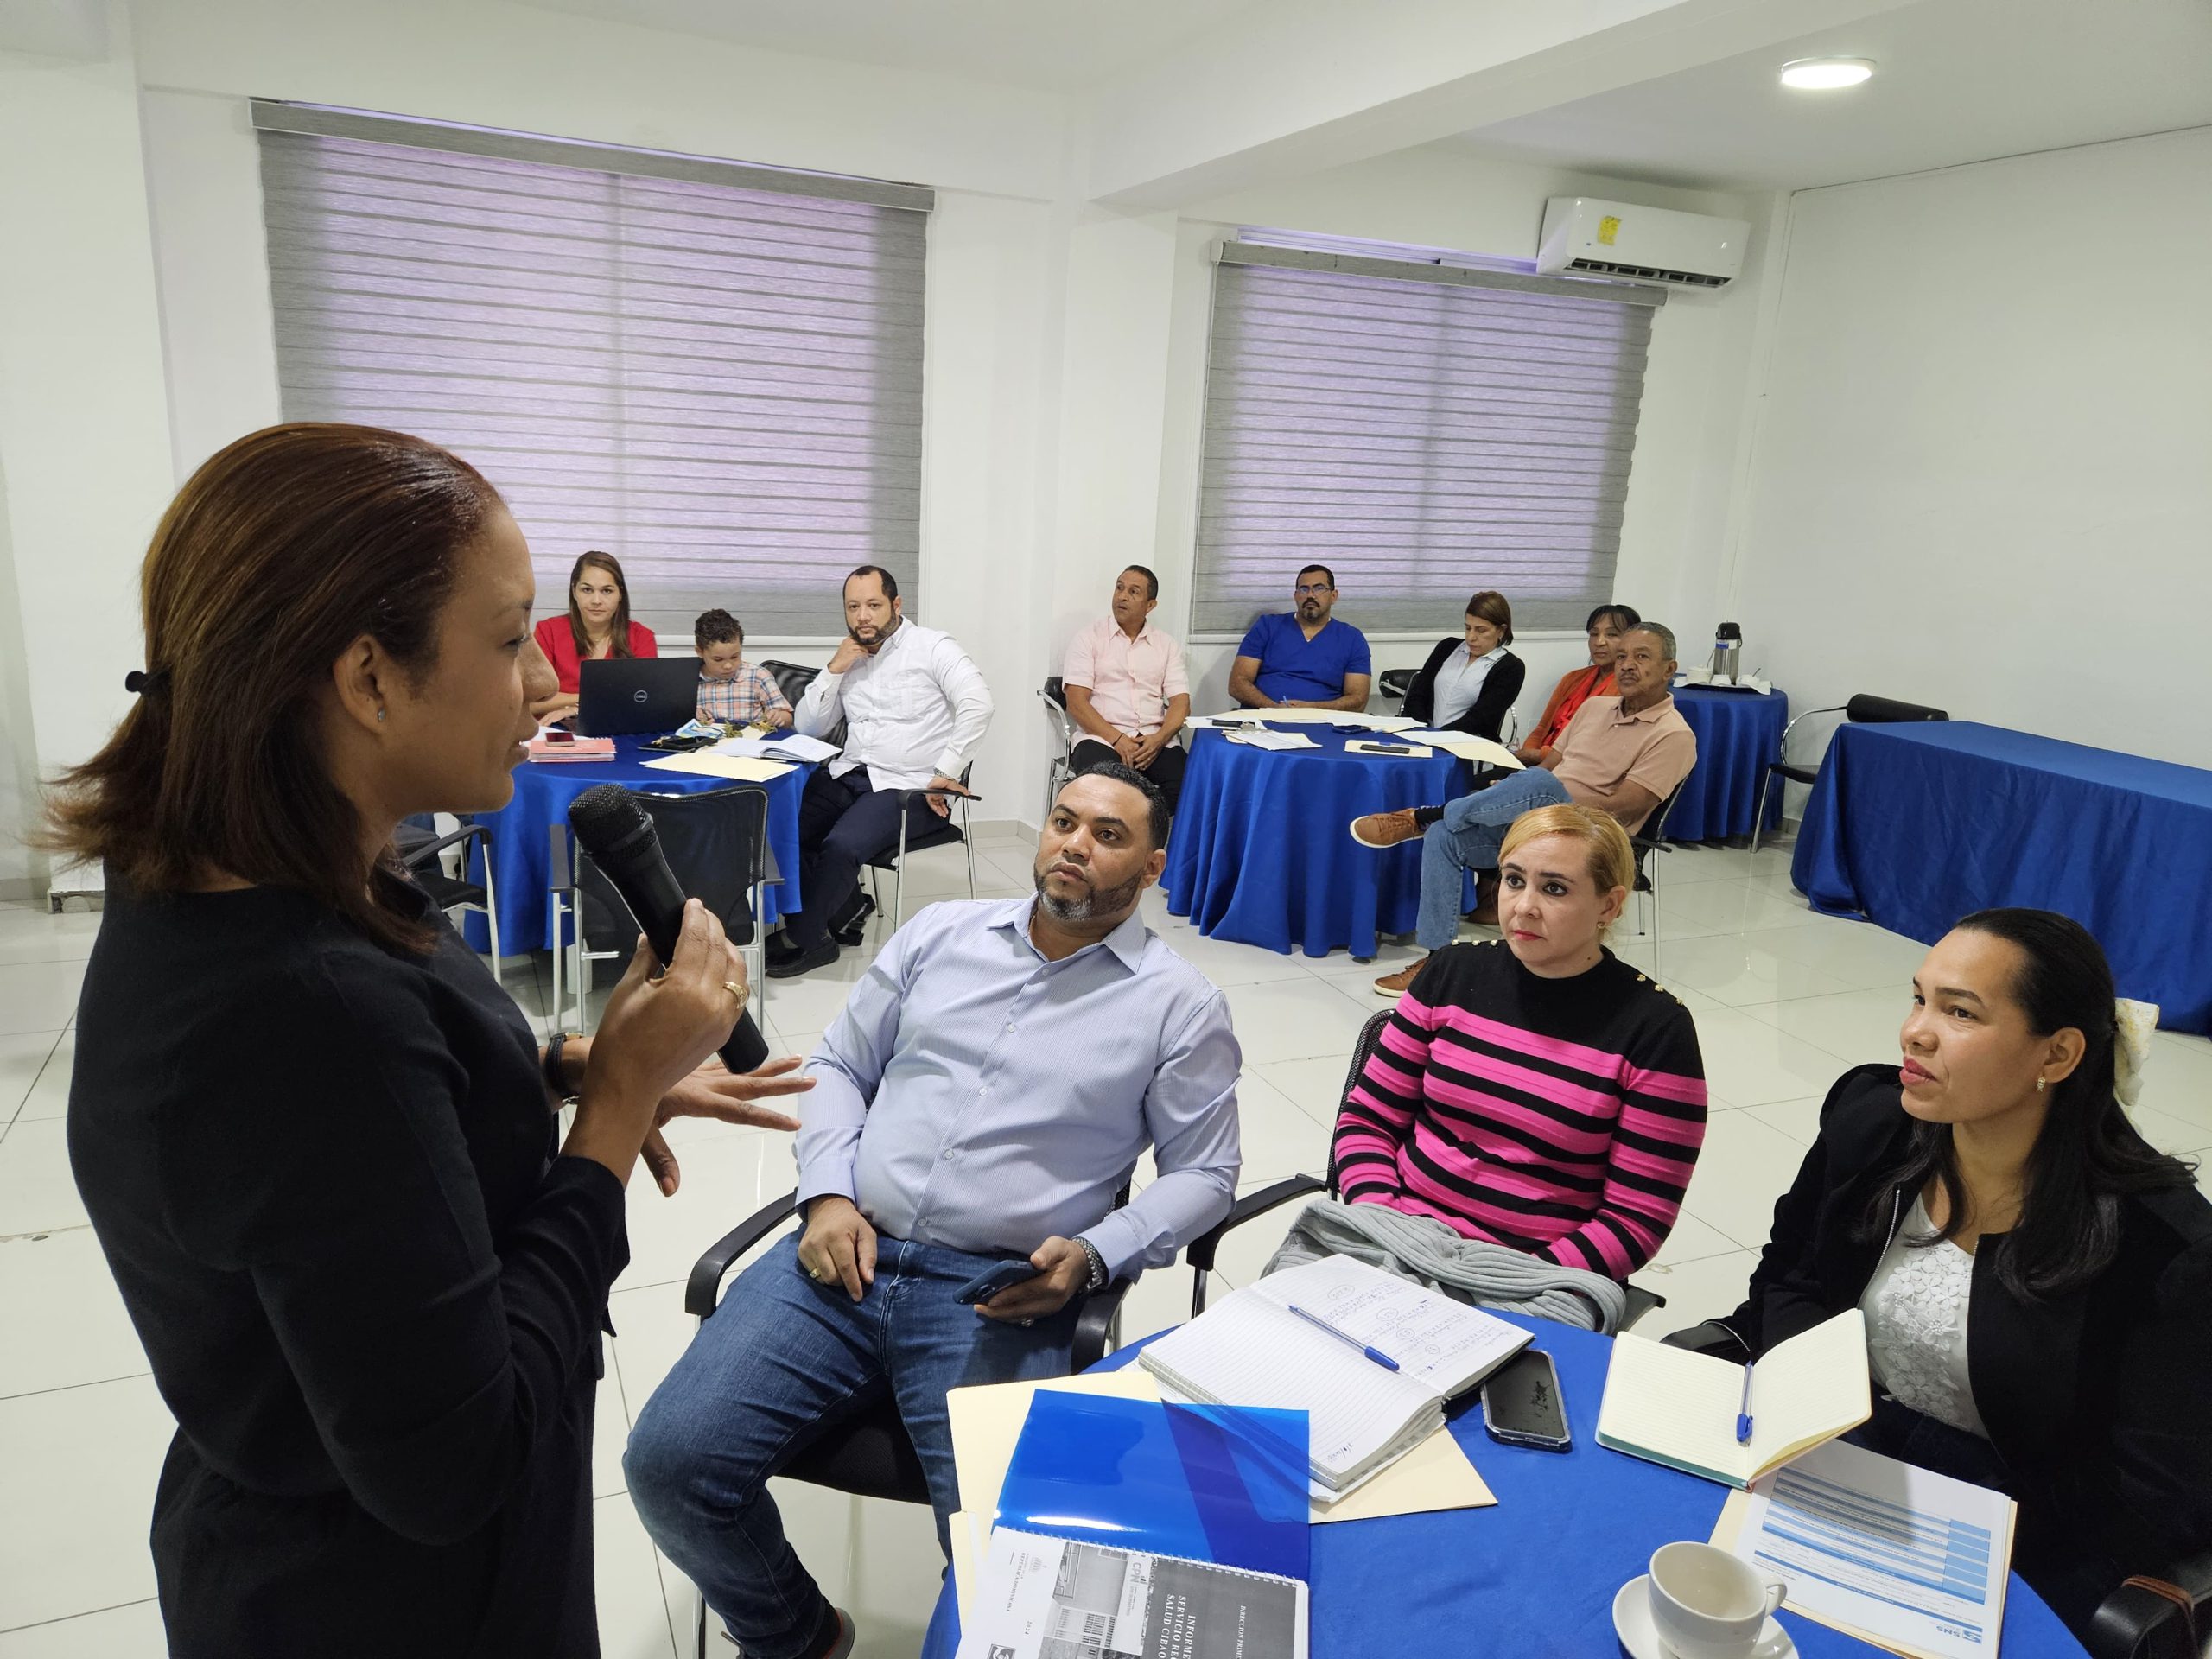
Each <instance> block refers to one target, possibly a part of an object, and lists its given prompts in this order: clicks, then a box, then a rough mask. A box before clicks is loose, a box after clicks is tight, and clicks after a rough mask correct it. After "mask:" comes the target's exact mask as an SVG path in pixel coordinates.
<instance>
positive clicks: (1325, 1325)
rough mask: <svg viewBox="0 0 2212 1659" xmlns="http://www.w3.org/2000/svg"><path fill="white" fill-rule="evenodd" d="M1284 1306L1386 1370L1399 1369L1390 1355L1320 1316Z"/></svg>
mask: <svg viewBox="0 0 2212 1659" xmlns="http://www.w3.org/2000/svg"><path fill="white" fill-rule="evenodd" d="M1283 1306H1285V1307H1287V1308H1288V1309H1289V1310H1290V1311H1291V1312H1292V1313H1295V1314H1297V1315H1298V1317H1299V1318H1300V1319H1303V1320H1305V1321H1306V1324H1308V1325H1319V1326H1320V1327H1321V1329H1323V1330H1324V1331H1325V1332H1328V1333H1329V1334H1330V1335H1331V1336H1332V1337H1334V1338H1336V1339H1337V1340H1338V1342H1348V1343H1350V1344H1351V1345H1352V1346H1353V1347H1355V1348H1357V1349H1358V1350H1359V1351H1360V1352H1361V1353H1363V1354H1364V1355H1366V1356H1367V1357H1368V1358H1370V1359H1371V1360H1373V1361H1374V1362H1375V1363H1376V1364H1377V1365H1380V1366H1381V1367H1382V1368H1383V1370H1386V1371H1395V1370H1397V1369H1398V1362H1397V1361H1396V1360H1395V1359H1393V1358H1391V1357H1390V1356H1389V1355H1388V1354H1386V1353H1384V1352H1383V1351H1382V1350H1381V1349H1380V1348H1370V1347H1369V1346H1368V1345H1367V1344H1365V1343H1363V1342H1362V1341H1361V1340H1360V1339H1359V1338H1357V1337H1355V1336H1353V1335H1352V1334H1351V1332H1349V1331H1339V1330H1338V1329H1337V1327H1336V1326H1335V1325H1331V1324H1330V1323H1329V1322H1328V1321H1327V1320H1326V1319H1323V1318H1322V1317H1321V1316H1320V1315H1319V1314H1318V1313H1307V1312H1306V1310H1305V1309H1304V1308H1302V1307H1300V1306H1299V1305H1298V1304H1297V1303H1295V1302H1285V1303H1284V1304H1283Z"/></svg>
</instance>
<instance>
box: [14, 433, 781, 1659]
mask: <svg viewBox="0 0 2212 1659" xmlns="http://www.w3.org/2000/svg"><path fill="white" fill-rule="evenodd" d="M532 596H533V582H532V579H531V566H530V557H529V552H528V550H527V548H526V547H525V546H524V542H523V537H522V534H521V532H520V531H518V529H517V528H516V526H515V523H514V520H513V519H512V518H511V517H509V515H508V513H507V511H506V509H505V505H503V504H502V503H501V501H500V499H499V495H498V493H497V492H495V491H494V490H493V488H492V486H490V485H489V484H488V483H487V482H486V481H485V480H484V479H483V478H482V477H481V476H480V474H478V473H477V472H476V471H475V470H474V468H473V467H469V466H468V465H467V463H466V462H464V461H461V460H459V459H458V458H456V457H455V456H454V455H452V454H448V453H447V452H446V451H444V450H442V449H440V448H436V447H435V446H434V445H431V444H429V443H426V442H423V441H421V440H419V439H416V438H410V437H404V436H402V435H398V434H396V433H390V432H380V431H375V430H372V429H365V428H360V427H346V426H309V425H294V426H282V427H273V428H270V429H268V430H266V431H263V432H257V433H255V434H253V435H251V436H249V437H246V438H243V439H241V440H239V441H238V442H236V443H234V444H232V446H231V447H230V448H227V449H226V450H224V451H223V452H222V453H220V454H217V455H216V456H214V457H213V459H212V460H210V461H208V462H207V464H206V465H205V466H203V467H200V470H199V472H198V473H196V474H194V476H193V478H192V479H191V480H190V481H189V482H188V483H187V484H186V485H185V486H184V488H183V490H182V491H181V493H179V494H178V496H177V499H176V500H175V503H174V504H173V505H171V506H170V508H169V511H168V513H167V515H166V516H165V517H164V518H163V519H162V524H161V525H160V527H159V529H158V530H157V531H156V533H155V537H154V542H153V546H152V549H151V550H150V551H149V554H148V556H147V559H146V565H145V569H144V573H143V607H144V617H145V630H146V671H145V672H144V673H143V675H134V676H132V689H133V690H136V691H137V693H138V702H137V706H136V707H135V708H134V709H132V710H131V711H130V714H129V715H127V716H126V717H125V718H124V721H123V723H122V724H121V725H120V726H119V727H118V728H117V730H116V733H115V734H114V736H113V737H112V738H111V740H110V741H109V743H108V745H107V747H105V748H104V749H102V750H101V751H100V753H99V754H97V755H95V756H94V757H93V758H92V760H89V761H87V762H86V764H85V765H84V766H80V767H79V768H78V769H77V770H76V771H74V772H71V773H70V774H68V775H67V777H66V778H65V779H62V780H61V783H60V788H59V790H58V791H57V793H56V796H55V798H54V804H53V808H52V829H50V831H49V832H48V837H47V840H48V845H50V846H51V847H53V848H54V849H55V850H57V851H59V852H61V853H63V854H65V855H74V856H76V857H79V858H83V859H98V860H100V861H104V862H105V866H106V870H107V893H108V902H107V909H106V912H105V918H104V919H103V922H102V925H101V929H100V934H99V940H98V942H97V944H95V945H94V947H93V951H92V962H91V963H90V965H89V968H88V970H87V972H86V978H85V984H84V992H83V998H82V1001H81V1002H80V1004H79V1011H78V1031H79V1038H78V1043H79V1046H78V1060H77V1068H76V1074H75V1078H74V1081H73V1085H72V1088H71V1091H70V1100H69V1148H70V1160H71V1163H72V1165H73V1169H74V1172H75V1174H76V1178H77V1181H78V1185H79V1188H80V1189H81V1191H82V1192H83V1195H84V1199H85V1205H86V1209H87V1211H89V1212H90V1214H91V1217H92V1225H93V1228H94V1230H95V1231H96V1232H97V1233H98V1235H99V1240H100V1243H101V1246H102V1248H103V1249H105V1252H106V1255H107V1259H108V1262H109V1265H110V1266H111V1268H112V1269H113V1271H114V1273H115V1276H116V1280H117V1282H118V1284H119V1285H120V1287H121V1288H122V1292H123V1296H124V1303H125V1305H126V1306H127V1307H128V1308H129V1311H130V1317H131V1319H132V1321H133V1323H134V1324H135V1325H137V1331H138V1334H139V1336H140V1338H142V1339H143V1342H144V1343H145V1345H146V1350H147V1353H148V1355H149V1357H150V1359H151V1361H152V1363H153V1370H154V1376H155V1379H156V1382H157V1383H159V1385H160V1387H161V1389H162V1396H163V1398H164V1399H165V1400H166V1401H167V1402H168V1406H169V1408H170V1410H171V1411H173V1412H174V1413H175V1415H176V1419H177V1425H178V1428H177V1434H176V1438H175V1441H174V1442H173V1443H172V1445H171V1446H170V1448H169V1453H168V1460H167V1463H166V1465H164V1467H163V1469H162V1477H161V1482H160V1485H159V1488H158V1490H157V1491H156V1497H155V1505H154V1521H153V1539H152V1544H153V1554H154V1562H155V1568H156V1579H157V1581H158V1584H159V1588H160V1592H161V1601H162V1616H163V1618H164V1619H165V1621H166V1623H167V1625H168V1643H169V1650H170V1652H171V1653H172V1654H174V1655H177V1656H199V1655H207V1656H215V1655H223V1656H239V1655H292V1654H308V1653H313V1654H316V1655H340V1654H360V1655H371V1654H376V1655H389V1654H394V1653H406V1654H410V1655H412V1656H432V1655H477V1654H485V1655H488V1654H495V1653H496V1654H508V1653H530V1654H533V1655H544V1656H566V1655H594V1654H596V1653H597V1652H598V1651H599V1643H598V1635H597V1630H596V1628H595V1624H596V1622H595V1618H594V1608H593V1599H592V1562H591V1531H590V1528H591V1507H590V1499H591V1492H590V1484H589V1475H590V1467H591V1433H592V1407H593V1403H594V1396H595V1393H596V1389H595V1381H596V1378H597V1376H598V1375H599V1373H600V1370H601V1351H600V1333H601V1329H602V1327H603V1326H604V1325H605V1322H606V1316H607V1289H608V1287H609V1286H610V1284H611V1283H612V1282H613V1279H614V1277H615V1275H616V1274H618V1273H620V1271H621V1270H622V1268H623V1266H624V1264H625V1263H626V1261H627V1259H628V1243H627V1238H626V1232H625V1229H624V1197H623V1189H624V1185H625V1184H626V1181H627V1180H628V1179H629V1177H630V1173H631V1171H632V1167H633V1166H635V1164H636V1163H637V1161H638V1159H639V1154H640V1152H641V1150H643V1149H646V1148H648V1147H649V1146H650V1147H651V1152H652V1155H653V1156H654V1157H656V1158H657V1159H658V1160H663V1161H662V1162H661V1163H660V1166H659V1167H658V1171H657V1173H658V1176H659V1179H660V1183H661V1185H662V1186H663V1187H664V1189H665V1190H669V1191H673V1189H674V1183H675V1169H674V1166H673V1163H672V1161H670V1160H666V1149H665V1147H664V1146H662V1145H661V1144H660V1143H659V1137H658V1132H657V1125H658V1123H659V1122H663V1121H665V1119H666V1118H668V1117H669V1116H675V1115H677V1114H683V1113H698V1114H704V1115H710V1116H719V1117H722V1118H725V1119H728V1120H730V1121H734V1122H757V1123H771V1124H774V1125H777V1126H779V1127H785V1128H789V1127H791V1120H789V1119H788V1118H785V1117H783V1116H781V1115H780V1114H777V1113H774V1112H772V1111H770V1110H767V1109H765V1108H762V1107H757V1106H754V1105H752V1104H751V1103H750V1102H752V1101H753V1100H755V1099H758V1098H760V1097H763V1096H771V1095H777V1094H784V1093H788V1092H791V1091H792V1090H795V1089H797V1088H799V1087H803V1086H804V1084H800V1083H798V1081H797V1080H796V1079H792V1078H787V1077H783V1076H782V1075H781V1072H782V1071H783V1070H785V1068H783V1067H776V1068H768V1069H767V1070H766V1071H764V1072H762V1073H760V1074H756V1075H754V1076H753V1077H730V1076H728V1074H727V1073H724V1072H722V1071H720V1070H719V1068H717V1067H709V1068H707V1069H704V1070H695V1069H696V1068H699V1067H700V1066H701V1063H702V1061H704V1060H705V1059H706V1058H707V1057H708V1056H709V1055H710V1054H712V1053H713V1052H714V1051H715V1046H717V1045H718V1044H720V1043H721V1041H722V1040H723V1039H724V1038H725V1037H727V1036H728V1033H729V1031H730V1028H731V1027H732V1024H733V1023H734V1020H735V1019H736V1017H737V1014H738V1013H739V1011H740V1010H741V1008H742V1007H743V1006H744V1001H745V996H746V990H745V981H744V976H743V970H742V969H741V967H740V966H739V964H738V959H737V957H736V956H735V954H734V951H732V950H730V948H729V947H728V944H727V942H726V941H725V940H724V938H723V937H722V933H721V927H720V925H718V924H717V923H716V922H715V918H713V917H711V916H710V915H709V914H707V913H706V912H704V911H703V910H702V908H701V907H700V906H698V905H697V904H696V903H694V904H692V905H690V906H687V908H686V912H685V916H684V923H683V938H682V942H681V944H679V946H678V947H677V950H676V951H675V953H674V954H675V959H674V960H673V961H672V962H671V963H670V964H669V966H668V971H667V972H666V973H665V974H664V976H661V977H660V978H658V979H652V978H649V977H648V975H649V973H650V971H651V969H652V961H651V958H650V956H649V955H648V953H647V952H646V951H645V948H644V946H643V944H642V943H641V944H640V946H639V953H638V955H637V957H635V958H634V959H633V960H632V963H631V964H630V969H629V971H628V973H627V974H626V975H625V976H624V977H623V980H622V982H621V983H620V985H619V986H618V987H617V988H616V989H615V991H614V993H613V996H612V997H611V998H610V999H609V1001H608V1003H607V1011H606V1014H605V1016H604V1018H603V1019H602V1020H601V1025H600V1029H599V1033H598V1036H597V1038H596V1039H595V1040H594V1041H592V1042H591V1043H589V1044H588V1045H586V1044H582V1043H571V1044H569V1045H567V1046H566V1047H565V1052H564V1051H563V1047H562V1046H560V1045H558V1044H557V1043H556V1046H555V1047H554V1050H553V1052H551V1053H550V1054H547V1053H544V1052H541V1051H540V1049H539V1048H538V1046H537V1040H536V1038H535V1036H534V1035H533V1033H531V1029H530V1027H529V1026H528V1024H527V1023H526V1022H525V1020H524V1018H523V1016H522V1014H520V1012H519V1011H518V1009H517V1008H516V1007H515V1006H514V1004H513V1003H512V1001H509V1000H508V998H507V997H506V996H505V994H504V993H503V992H501V991H500V989H499V987H498V986H497V985H496V984H495V983H494V982H493V979H492V977H491V976H490V975H489V974H488V973H486V971H485V970H484V969H483V967H482V965H481V964H480V963H479V962H478V961H477V960H476V958H475V957H474V956H473V955H472V954H471V953H470V952H469V951H468V950H467V948H466V947H465V946H464V945H463V944H461V941H460V940H459V939H458V938H456V937H455V936H454V933H453V932H452V931H451V930H450V929H449V928H448V927H447V926H446V925H445V923H444V920H443V918H442V916H441V915H440V914H439V913H438V912H436V911H435V909H434V908H433V907H432V906H431V905H430V903H429V899H428V898H427V897H426V896H425V895H424V894H423V893H422V892H421V891H420V890H419V889H418V888H416V887H413V886H411V885H410V883H409V882H408V881H407V880H406V879H405V878H404V875H403V874H401V873H400V872H399V870H398V868H397V864H396V862H395V861H394V860H393V858H392V855H391V836H392V832H393V829H394V827H395V826H396V825H397V823H398V822H399V821H400V820H401V819H402V818H403V817H406V816H408V815H409V814H411V813H419V812H428V811H434V810H443V811H482V810H493V809H496V808H498V807H499V806H501V805H503V804H505V802H506V800H507V799H508V798H509V796H510V794H511V793H512V779H511V778H510V776H509V774H510V772H512V768H513V767H514V766H516V764H517V763H518V762H519V761H520V760H521V759H522V756H523V747H522V746H523V743H524V740H525V739H527V738H528V737H529V736H530V735H531V732H532V731H533V730H534V729H535V722H534V721H532V720H531V716H530V714H529V711H528V709H527V707H526V703H525V684H524V681H525V672H524V669H525V646H526V644H527V642H528V641H529V639H530V609H531V599H532ZM535 655H536V654H535V653H534V652H532V653H529V656H530V657H531V658H533V659H534V658H535ZM531 665H532V666H537V667H538V668H539V671H540V672H542V665H539V664H535V662H534V661H533V663H532V664H531ZM532 690H535V691H536V692H537V693H538V694H540V695H542V694H543V687H536V688H532ZM566 1096H576V1097H577V1098H578V1104H577V1109H576V1112H575V1119H574V1125H573V1127H572V1128H570V1129H569V1133H568V1135H567V1137H566V1139H565V1140H564V1141H560V1142H559V1144H558V1145H557V1146H556V1133H557V1122H558V1120H557V1118H556V1106H557V1105H558V1103H559V1102H560V1100H561V1099H562V1098H563V1097H566Z"/></svg>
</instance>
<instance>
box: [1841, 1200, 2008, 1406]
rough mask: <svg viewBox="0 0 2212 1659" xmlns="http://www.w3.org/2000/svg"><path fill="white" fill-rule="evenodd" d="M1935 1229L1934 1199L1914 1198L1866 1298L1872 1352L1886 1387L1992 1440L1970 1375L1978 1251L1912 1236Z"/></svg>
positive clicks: (1905, 1400)
mask: <svg viewBox="0 0 2212 1659" xmlns="http://www.w3.org/2000/svg"><path fill="white" fill-rule="evenodd" d="M1935 1230H1936V1229H1935V1224H1934V1223H1933V1222H1931V1221H1930V1220H1929V1218H1928V1206H1927V1205H1925V1204H1923V1202H1921V1201H1920V1200H1919V1199H1917V1198H1916V1199H1914V1200H1913V1205H1912V1209H1911V1211H1910V1212H1909V1213H1908V1214H1907V1215H1906V1216H1905V1218H1904V1223H1903V1224H1902V1225H1900V1226H1899V1227H1898V1228H1897V1232H1896V1234H1895V1235H1894V1236H1892V1237H1891V1240H1890V1245H1889V1248H1888V1249H1886V1250H1885V1251H1884V1252H1883V1253H1882V1259H1881V1262H1879V1263H1878V1265H1877V1266H1876V1268H1875V1269H1874V1276H1873V1278H1872V1280H1870V1281H1868V1282H1867V1286H1866V1294H1865V1295H1864V1296H1861V1297H1860V1298H1859V1308H1860V1310H1861V1311H1862V1312H1863V1313H1865V1314H1866V1358H1867V1361H1868V1363H1869V1364H1870V1365H1871V1366H1872V1370H1873V1373H1874V1376H1875V1378H1876V1380H1877V1381H1878V1383H1880V1385H1881V1387H1882V1388H1883V1389H1885V1391H1886V1392H1888V1393H1889V1394H1891V1395H1895V1396H1896V1397H1897V1400H1899V1401H1900V1402H1903V1403H1904V1404H1905V1405H1907V1406H1910V1408H1912V1409H1913V1410H1915V1411H1916V1412H1918V1413H1920V1414H1921V1415H1922V1416H1923V1417H1933V1418H1935V1419H1936V1421H1938V1422H1944V1423H1948V1424H1950V1426H1951V1427H1954V1428H1962V1429H1964V1430H1966V1431H1967V1433H1970V1434H1978V1435H1980V1437H1981V1438H1982V1439H1983V1440H1987V1439H1988V1438H1989V1431H1988V1430H1987V1429H1986V1428H1985V1427H1982V1421H1981V1414H1980V1412H1979V1411H1976V1410H1975V1409H1974V1389H1973V1387H1972V1385H1971V1384H1970V1383H1968V1381H1967V1300H1968V1299H1969V1298H1970V1297H1971V1296H1972V1294H1973V1292H1974V1257H1973V1256H1971V1255H1968V1254H1967V1252H1966V1251H1964V1250H1962V1249H1960V1248H1959V1247H1958V1246H1957V1245H1956V1244H1954V1243H1950V1242H1949V1241H1948V1240H1946V1241H1944V1242H1943V1243H1941V1244H1931V1245H1928V1246H1926V1247H1924V1248H1922V1249H1914V1248H1912V1247H1911V1246H1910V1245H1908V1244H1907V1243H1905V1240H1906V1239H1907V1238H1909V1237H1924V1236H1926V1235H1928V1234H1929V1233H1931V1232H1933V1231H1935Z"/></svg>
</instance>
